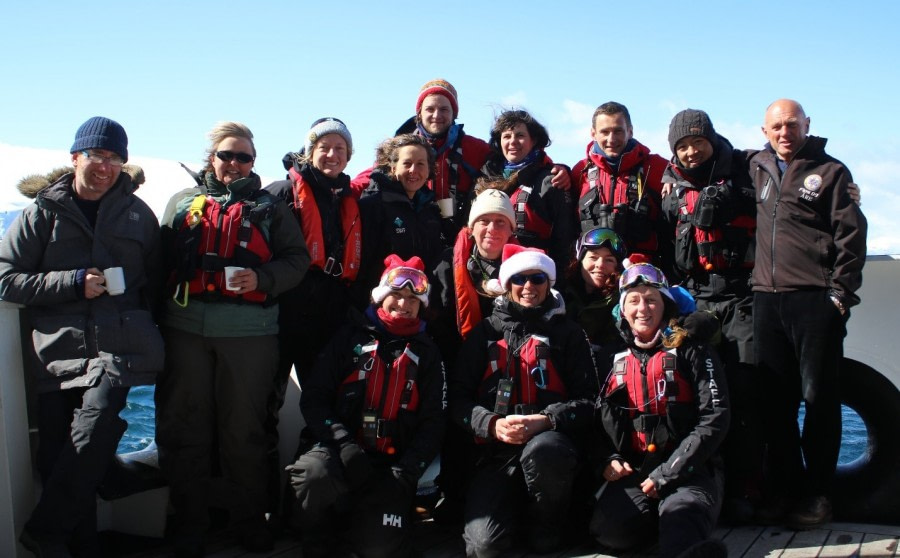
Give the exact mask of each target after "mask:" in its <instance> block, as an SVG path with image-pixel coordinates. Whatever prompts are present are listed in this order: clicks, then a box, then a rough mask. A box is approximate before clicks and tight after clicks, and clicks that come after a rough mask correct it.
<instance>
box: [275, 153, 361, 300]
mask: <svg viewBox="0 0 900 558" xmlns="http://www.w3.org/2000/svg"><path fill="white" fill-rule="evenodd" d="M289 174H290V177H291V182H292V183H293V194H294V208H295V211H296V212H297V214H298V215H299V216H300V228H301V229H303V238H304V239H305V240H306V248H307V249H308V250H309V257H310V266H312V267H316V268H318V269H321V270H322V271H324V272H325V273H327V274H329V275H333V276H334V277H339V278H340V279H342V280H343V281H345V282H347V283H350V282H352V281H353V280H354V279H356V276H357V274H358V273H359V265H360V259H361V255H362V222H361V220H360V217H359V205H358V204H357V201H356V198H354V197H353V196H352V195H347V196H342V197H341V198H340V200H339V202H338V203H339V204H340V215H341V233H342V235H343V243H342V246H332V247H330V248H331V251H330V252H338V251H340V250H341V249H343V254H339V256H340V257H341V261H337V259H336V258H335V255H334V254H333V253H330V252H329V250H328V248H329V247H327V246H325V235H324V233H323V231H322V215H321V214H320V213H319V206H318V204H317V203H316V200H315V197H314V195H313V192H312V189H311V188H310V186H309V184H307V183H306V180H304V179H303V176H302V175H301V174H300V173H299V172H297V170H296V169H293V168H291V170H290V171H289ZM335 264H337V267H335Z"/></svg>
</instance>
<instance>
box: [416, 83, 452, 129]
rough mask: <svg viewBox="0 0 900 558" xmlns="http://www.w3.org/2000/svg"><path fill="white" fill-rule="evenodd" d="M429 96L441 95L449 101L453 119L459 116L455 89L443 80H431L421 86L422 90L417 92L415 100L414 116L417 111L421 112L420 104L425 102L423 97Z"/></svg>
mask: <svg viewBox="0 0 900 558" xmlns="http://www.w3.org/2000/svg"><path fill="white" fill-rule="evenodd" d="M429 95H443V96H444V97H446V98H447V100H448V101H450V106H451V107H452V108H453V118H454V119H456V117H457V116H458V115H459V101H458V99H457V97H456V88H455V87H453V86H452V85H450V82H449V81H447V80H445V79H433V80H431V81H429V82H428V83H426V84H425V85H423V86H422V89H421V90H419V96H418V98H416V114H419V111H420V110H422V102H423V101H425V97H427V96H429Z"/></svg>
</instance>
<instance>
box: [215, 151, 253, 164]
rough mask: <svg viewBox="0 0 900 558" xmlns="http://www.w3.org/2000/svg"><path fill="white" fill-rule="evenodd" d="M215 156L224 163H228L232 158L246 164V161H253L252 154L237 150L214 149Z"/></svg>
mask: <svg viewBox="0 0 900 558" xmlns="http://www.w3.org/2000/svg"><path fill="white" fill-rule="evenodd" d="M216 157H218V158H219V159H221V160H223V161H225V162H226V163H230V162H231V161H233V160H234V159H237V162H238V163H240V164H242V165H246V164H247V163H252V162H253V159H254V157H253V155H250V154H249V153H244V152H242V151H238V152H237V153H235V152H234V151H216Z"/></svg>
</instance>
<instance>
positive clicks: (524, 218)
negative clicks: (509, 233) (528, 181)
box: [510, 185, 553, 240]
mask: <svg viewBox="0 0 900 558" xmlns="http://www.w3.org/2000/svg"><path fill="white" fill-rule="evenodd" d="M532 194H533V190H532V187H531V186H521V185H520V186H519V187H518V188H516V191H515V192H513V194H512V196H510V201H512V204H513V209H514V210H515V212H516V234H517V235H519V236H520V238H527V237H532V238H537V239H540V240H549V239H550V233H552V232H553V223H550V222H549V221H547V220H546V219H544V218H543V217H542V216H541V215H540V214H539V213H538V212H537V210H535V208H534V202H533V201H532V203H528V200H529V199H532Z"/></svg>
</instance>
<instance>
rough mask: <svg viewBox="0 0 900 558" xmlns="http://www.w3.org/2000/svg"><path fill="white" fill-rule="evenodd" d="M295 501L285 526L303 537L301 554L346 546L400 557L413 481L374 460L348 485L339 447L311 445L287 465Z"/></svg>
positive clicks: (405, 545)
mask: <svg viewBox="0 0 900 558" xmlns="http://www.w3.org/2000/svg"><path fill="white" fill-rule="evenodd" d="M287 470H288V473H289V474H290V482H291V488H292V492H293V498H294V501H293V503H292V506H291V512H290V519H289V521H290V526H291V527H292V528H293V529H294V530H295V532H297V533H298V534H299V535H300V536H301V537H302V539H303V548H304V551H303V555H304V556H309V555H316V556H319V555H321V556H334V555H336V554H337V552H339V551H341V550H348V551H352V552H353V553H355V554H356V555H357V556H360V557H362V558H393V557H397V558H405V557H407V556H411V555H412V552H413V547H412V542H411V541H410V535H409V534H410V529H411V528H412V521H413V518H412V506H413V499H414V497H415V490H416V487H415V486H410V485H409V483H408V482H407V481H404V480H402V479H398V478H395V477H394V475H393V473H392V471H391V469H390V467H388V466H384V465H375V466H373V470H372V473H371V475H370V476H369V478H368V479H367V480H366V481H365V482H364V483H363V484H362V485H361V486H360V487H359V488H357V489H355V490H354V489H352V488H351V487H350V483H349V482H347V480H346V478H345V477H344V468H343V465H342V463H341V459H340V456H339V451H338V449H337V448H336V447H332V446H316V447H314V448H313V449H311V450H310V451H307V452H306V453H304V454H303V455H301V456H300V457H299V459H298V460H297V461H296V462H295V463H294V464H292V465H289V466H288V467H287Z"/></svg>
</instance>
